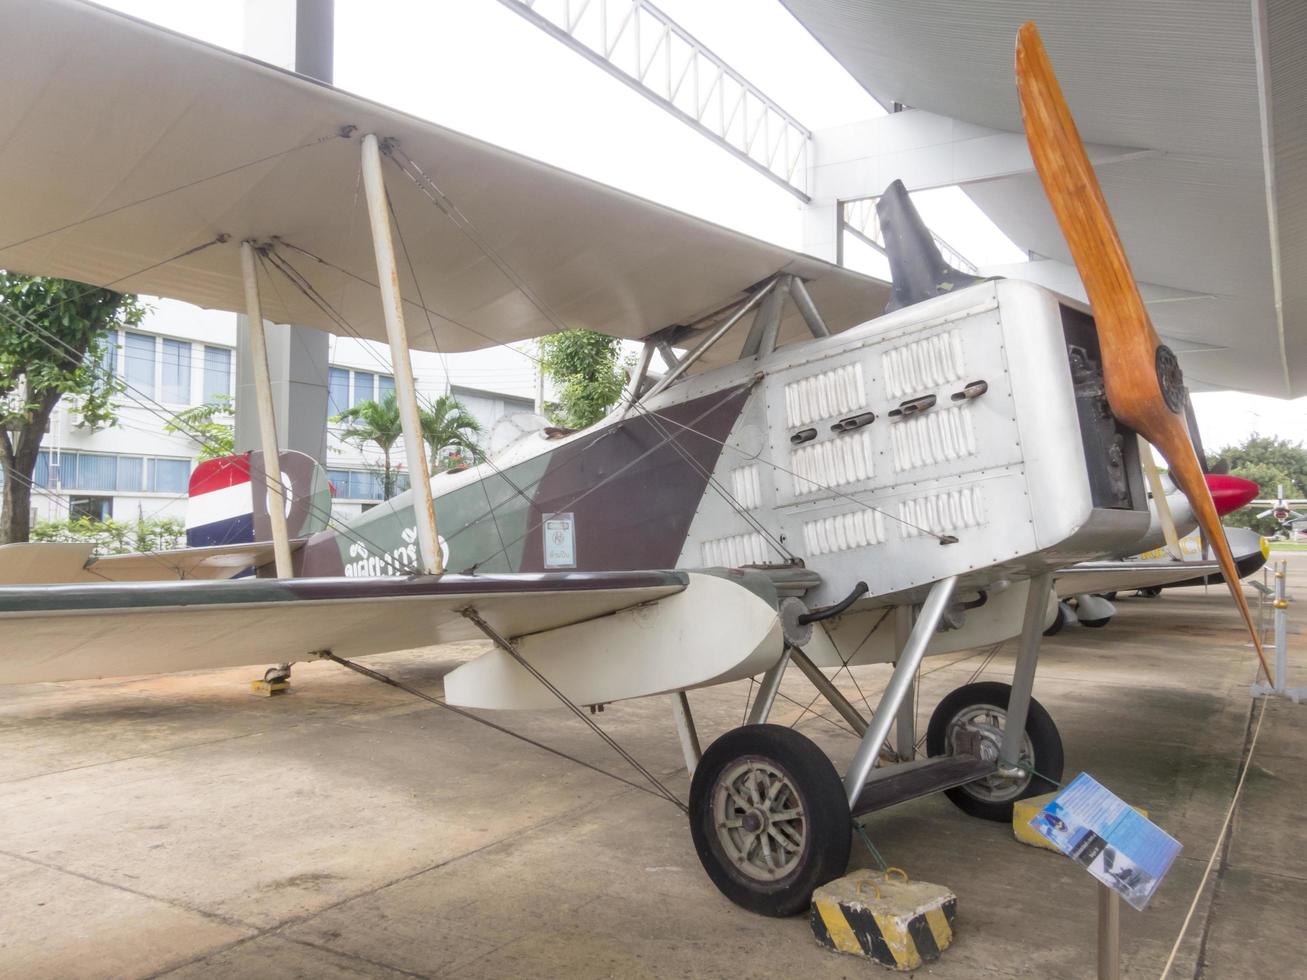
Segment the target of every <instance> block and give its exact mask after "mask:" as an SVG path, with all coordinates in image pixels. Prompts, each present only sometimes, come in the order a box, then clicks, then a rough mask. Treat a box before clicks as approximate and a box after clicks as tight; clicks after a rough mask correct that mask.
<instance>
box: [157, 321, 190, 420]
mask: <svg viewBox="0 0 1307 980" xmlns="http://www.w3.org/2000/svg"><path fill="white" fill-rule="evenodd" d="M162 376H163V377H162V380H163V385H162V387H163V400H164V401H166V402H170V403H171V404H174V405H189V404H190V403H191V345H190V343H189V342H188V341H185V340H170V339H168V338H167V337H165V338H164V339H163V371H162Z"/></svg>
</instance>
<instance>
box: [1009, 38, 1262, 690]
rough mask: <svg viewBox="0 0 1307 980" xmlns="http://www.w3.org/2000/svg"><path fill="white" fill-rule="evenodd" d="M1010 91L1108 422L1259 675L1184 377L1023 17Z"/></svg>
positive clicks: (1249, 620)
mask: <svg viewBox="0 0 1307 980" xmlns="http://www.w3.org/2000/svg"><path fill="white" fill-rule="evenodd" d="M1016 74H1017V93H1018V95H1019V97H1020V100H1021V117H1022V121H1023V122H1024V124H1025V129H1026V141H1027V142H1028V143H1029V144H1030V155H1031V157H1032V158H1033V159H1034V162H1035V169H1036V170H1037V171H1038V173H1039V179H1040V180H1041V181H1042V182H1043V184H1044V191H1045V193H1046V194H1047V195H1048V200H1049V203H1050V204H1051V205H1052V207H1053V213H1054V214H1055V215H1056V216H1057V221H1058V224H1059V225H1061V227H1062V234H1063V236H1064V237H1065V238H1066V243H1067V247H1068V248H1069V249H1070V250H1071V255H1072V257H1073V258H1074V259H1075V263H1076V269H1077V270H1078V271H1079V273H1080V279H1081V281H1082V282H1083V283H1084V284H1085V293H1086V294H1087V295H1088V297H1089V305H1090V306H1091V307H1092V308H1093V311H1094V321H1095V323H1096V324H1097V327H1098V342H1099V346H1100V348H1101V350H1102V355H1103V383H1104V388H1105V390H1106V395H1107V401H1108V404H1109V405H1111V406H1112V412H1113V414H1115V415H1116V417H1117V418H1118V419H1120V420H1121V421H1122V422H1124V423H1125V424H1126V425H1128V426H1129V427H1130V428H1132V429H1134V430H1135V432H1137V433H1139V435H1141V436H1143V437H1144V438H1145V439H1147V440H1148V441H1149V442H1150V443H1152V444H1153V445H1154V446H1156V447H1157V451H1158V452H1159V453H1161V454H1162V456H1163V458H1165V459H1166V461H1167V463H1168V464H1169V465H1170V473H1171V479H1172V480H1173V481H1174V482H1175V484H1176V486H1178V487H1179V488H1180V491H1181V492H1182V493H1183V494H1184V495H1185V496H1186V497H1187V498H1188V499H1189V503H1190V505H1191V506H1192V507H1193V510H1194V515H1195V516H1196V517H1197V518H1198V524H1199V526H1200V527H1201V528H1202V529H1203V532H1204V533H1205V534H1206V535H1207V539H1208V541H1209V543H1210V544H1211V546H1212V548H1213V550H1215V552H1216V557H1217V560H1218V561H1219V562H1220V565H1221V572H1222V573H1223V574H1224V576H1225V582H1226V585H1228V586H1229V588H1230V594H1231V595H1232V596H1234V601H1235V603H1236V604H1237V605H1238V606H1239V611H1240V612H1241V613H1242V614H1243V620H1244V623H1245V624H1247V626H1248V634H1249V635H1250V636H1251V637H1252V641H1253V646H1254V647H1255V648H1256V650H1257V657H1258V659H1259V660H1260V661H1261V665H1262V670H1264V671H1265V672H1266V679H1267V681H1268V682H1270V679H1271V671H1270V668H1269V667H1268V666H1267V664H1266V655H1265V653H1264V652H1263V651H1262V643H1261V638H1260V637H1259V636H1258V635H1257V627H1256V626H1255V625H1254V624H1253V616H1252V611H1251V610H1250V609H1249V608H1248V600H1247V599H1245V598H1244V594H1243V589H1242V588H1240V586H1239V573H1238V572H1237V571H1236V569H1235V565H1234V556H1233V555H1232V554H1231V553H1230V544H1229V542H1228V541H1227V540H1226V538H1225V529H1224V528H1222V527H1221V519H1220V517H1218V516H1217V513H1216V506H1215V504H1213V502H1212V495H1211V492H1210V491H1209V490H1208V489H1207V483H1206V481H1205V480H1204V479H1203V469H1202V466H1201V465H1199V462H1198V457H1197V455H1196V454H1195V452H1194V447H1193V443H1192V442H1191V441H1190V439H1189V431H1188V429H1187V427H1186V425H1185V419H1184V405H1185V390H1184V381H1183V378H1182V376H1181V373H1180V364H1179V362H1178V361H1177V360H1176V357H1175V354H1173V353H1172V352H1171V349H1170V348H1169V347H1167V346H1165V345H1164V344H1163V343H1162V342H1161V340H1159V339H1158V336H1157V332H1156V331H1155V330H1154V329H1153V323H1152V320H1151V319H1149V316H1148V310H1147V308H1146V307H1145V306H1144V300H1143V297H1142V296H1140V295H1139V287H1138V286H1137V285H1136V284H1135V278H1134V274H1133V273H1132V272H1131V271H1130V262H1129V260H1128V259H1127V258H1126V254H1125V248H1124V247H1123V246H1122V244H1121V237H1120V235H1118V234H1117V231H1116V225H1115V224H1114V223H1113V221H1112V215H1111V212H1110V211H1108V209H1107V201H1106V200H1105V199H1104V198H1103V191H1102V188H1100V187H1099V186H1098V178H1097V177H1096V176H1095V175H1094V168H1093V166H1092V165H1091V164H1090V162H1089V157H1088V156H1087V155H1086V154H1085V147H1084V144H1083V143H1082V142H1081V140H1080V133H1079V132H1078V131H1077V129H1076V124H1075V120H1074V119H1073V118H1072V117H1071V110H1070V109H1069V108H1068V107H1067V104H1066V99H1065V98H1063V96H1062V88H1061V86H1060V85H1058V82H1057V76H1056V75H1055V74H1054V73H1053V65H1052V63H1051V62H1050V61H1049V60H1048V52H1046V51H1045V50H1044V42H1043V41H1042V40H1041V38H1040V36H1039V31H1038V29H1036V27H1035V25H1034V22H1033V21H1028V22H1027V23H1025V24H1022V25H1021V29H1020V30H1019V31H1018V32H1017V58H1016Z"/></svg>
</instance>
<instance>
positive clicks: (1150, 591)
mask: <svg viewBox="0 0 1307 980" xmlns="http://www.w3.org/2000/svg"><path fill="white" fill-rule="evenodd" d="M1161 594H1162V588H1161V586H1158V585H1150V586H1149V587H1148V588H1146V589H1140V590H1139V591H1137V592H1136V593H1135V595H1137V596H1139V598H1141V599H1156V598H1157V597H1158V596H1159V595H1161Z"/></svg>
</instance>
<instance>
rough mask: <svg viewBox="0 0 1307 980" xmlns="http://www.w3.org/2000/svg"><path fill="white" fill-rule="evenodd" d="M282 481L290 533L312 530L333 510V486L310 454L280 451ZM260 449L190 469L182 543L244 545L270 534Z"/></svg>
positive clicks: (322, 524)
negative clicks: (184, 534)
mask: <svg viewBox="0 0 1307 980" xmlns="http://www.w3.org/2000/svg"><path fill="white" fill-rule="evenodd" d="M280 463H281V467H280V469H281V485H282V487H283V488H284V489H285V491H286V494H287V498H288V500H287V507H286V529H287V531H288V532H289V533H290V536H291V537H292V538H294V537H305V536H307V535H310V534H315V533H317V532H318V531H321V530H322V529H323V528H325V527H326V526H327V519H328V517H329V516H330V514H331V485H330V484H329V483H328V481H327V474H326V472H325V471H324V470H323V468H322V467H321V466H320V465H319V464H318V462H317V461H316V460H314V459H313V457H311V456H308V455H306V454H304V453H300V452H295V451H294V450H285V451H283V452H282V453H281V459H280ZM267 497H268V493H267V487H266V485H265V483H264V480H263V454H262V453H260V452H248V453H237V454H236V455H234V456H223V457H220V458H218V459H209V460H205V461H204V462H202V463H200V464H199V465H198V466H196V467H195V470H194V472H192V473H191V482H190V490H189V500H188V502H187V507H186V544H187V546H188V547H191V548H202V547H207V546H210V545H222V544H247V543H249V542H252V541H267V540H270V539H271V537H272V528H271V521H270V520H269V518H268V504H267Z"/></svg>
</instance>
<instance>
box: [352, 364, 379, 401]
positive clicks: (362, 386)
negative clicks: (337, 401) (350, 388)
mask: <svg viewBox="0 0 1307 980" xmlns="http://www.w3.org/2000/svg"><path fill="white" fill-rule="evenodd" d="M375 378H376V375H374V374H372V373H371V372H370V371H355V372H354V397H353V398H351V399H350V406H351V407H353V406H355V405H361V404H363V403H364V402H370V401H373V400H374V399H376V397H377V393H376V391H374V390H373V381H374V380H375Z"/></svg>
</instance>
